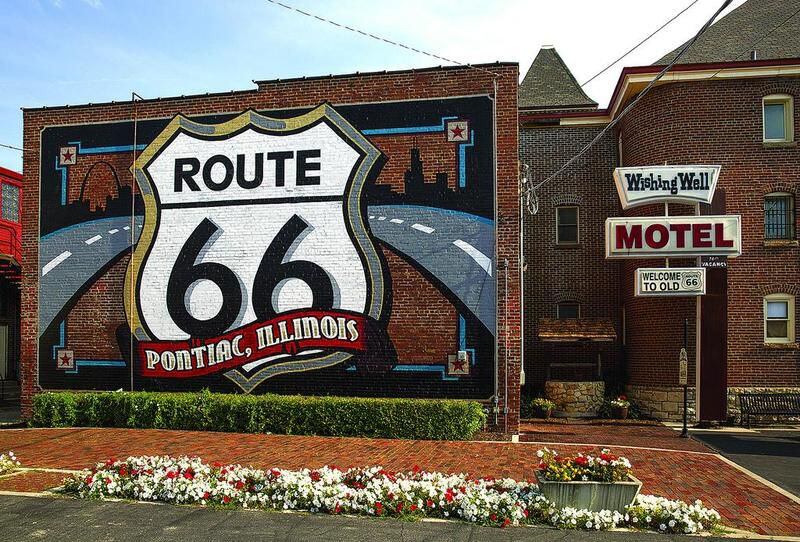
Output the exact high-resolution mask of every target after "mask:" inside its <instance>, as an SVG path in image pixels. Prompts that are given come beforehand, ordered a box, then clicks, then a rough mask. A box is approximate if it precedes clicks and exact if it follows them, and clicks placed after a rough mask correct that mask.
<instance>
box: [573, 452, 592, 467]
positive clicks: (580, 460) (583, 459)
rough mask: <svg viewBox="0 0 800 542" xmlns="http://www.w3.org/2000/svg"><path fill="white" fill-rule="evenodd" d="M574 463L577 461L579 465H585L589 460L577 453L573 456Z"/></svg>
mask: <svg viewBox="0 0 800 542" xmlns="http://www.w3.org/2000/svg"><path fill="white" fill-rule="evenodd" d="M575 463H577V464H578V465H580V466H581V467H585V466H586V465H588V464H589V460H588V459H586V458H585V457H584V456H582V455H579V456H578V457H576V458H575Z"/></svg>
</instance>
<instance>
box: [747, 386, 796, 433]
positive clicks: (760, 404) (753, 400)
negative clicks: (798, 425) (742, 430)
mask: <svg viewBox="0 0 800 542" xmlns="http://www.w3.org/2000/svg"><path fill="white" fill-rule="evenodd" d="M739 405H740V407H741V412H742V419H741V422H740V423H741V424H742V425H744V417H745V416H747V427H750V416H800V393H740V394H739Z"/></svg>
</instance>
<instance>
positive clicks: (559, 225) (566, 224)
mask: <svg viewBox="0 0 800 542" xmlns="http://www.w3.org/2000/svg"><path fill="white" fill-rule="evenodd" d="M578 209H579V208H578V206H577V205H561V206H559V207H556V243H557V244H559V245H577V244H578V239H579V238H578V218H579V214H580V213H579V211H578Z"/></svg>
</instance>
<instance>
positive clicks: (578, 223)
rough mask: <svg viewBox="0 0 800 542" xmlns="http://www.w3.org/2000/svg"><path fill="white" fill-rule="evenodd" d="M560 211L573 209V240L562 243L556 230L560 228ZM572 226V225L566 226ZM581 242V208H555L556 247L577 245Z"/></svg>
mask: <svg viewBox="0 0 800 542" xmlns="http://www.w3.org/2000/svg"><path fill="white" fill-rule="evenodd" d="M561 209H575V240H574V241H562V240H561V238H560V237H559V235H558V228H559V226H560V220H559V216H560V215H559V211H560V210H561ZM567 225H568V226H572V224H567ZM580 242H581V208H580V206H579V205H559V206H557V207H556V244H557V245H579V244H580Z"/></svg>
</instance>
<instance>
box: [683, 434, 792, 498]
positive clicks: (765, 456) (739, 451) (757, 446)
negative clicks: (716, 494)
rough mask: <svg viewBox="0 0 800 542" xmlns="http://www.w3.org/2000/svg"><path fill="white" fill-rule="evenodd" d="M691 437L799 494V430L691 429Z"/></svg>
mask: <svg viewBox="0 0 800 542" xmlns="http://www.w3.org/2000/svg"><path fill="white" fill-rule="evenodd" d="M692 437H693V438H695V439H697V440H699V441H701V442H704V443H705V444H707V445H708V446H710V447H712V448H713V449H715V450H716V451H718V452H719V453H721V454H722V455H724V456H725V457H727V458H728V459H731V460H733V461H735V462H736V463H738V464H739V465H742V466H744V467H746V468H748V469H750V470H751V471H753V472H755V473H756V474H758V475H760V476H763V477H764V478H766V479H767V480H769V481H770V482H773V483H774V484H777V485H779V486H781V487H782V488H783V489H785V490H787V491H790V492H792V493H794V494H795V495H798V496H800V430H795V431H776V430H772V429H769V430H755V431H753V432H752V433H751V432H747V433H744V432H742V433H727V432H710V431H709V432H706V431H697V432H695V431H692Z"/></svg>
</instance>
